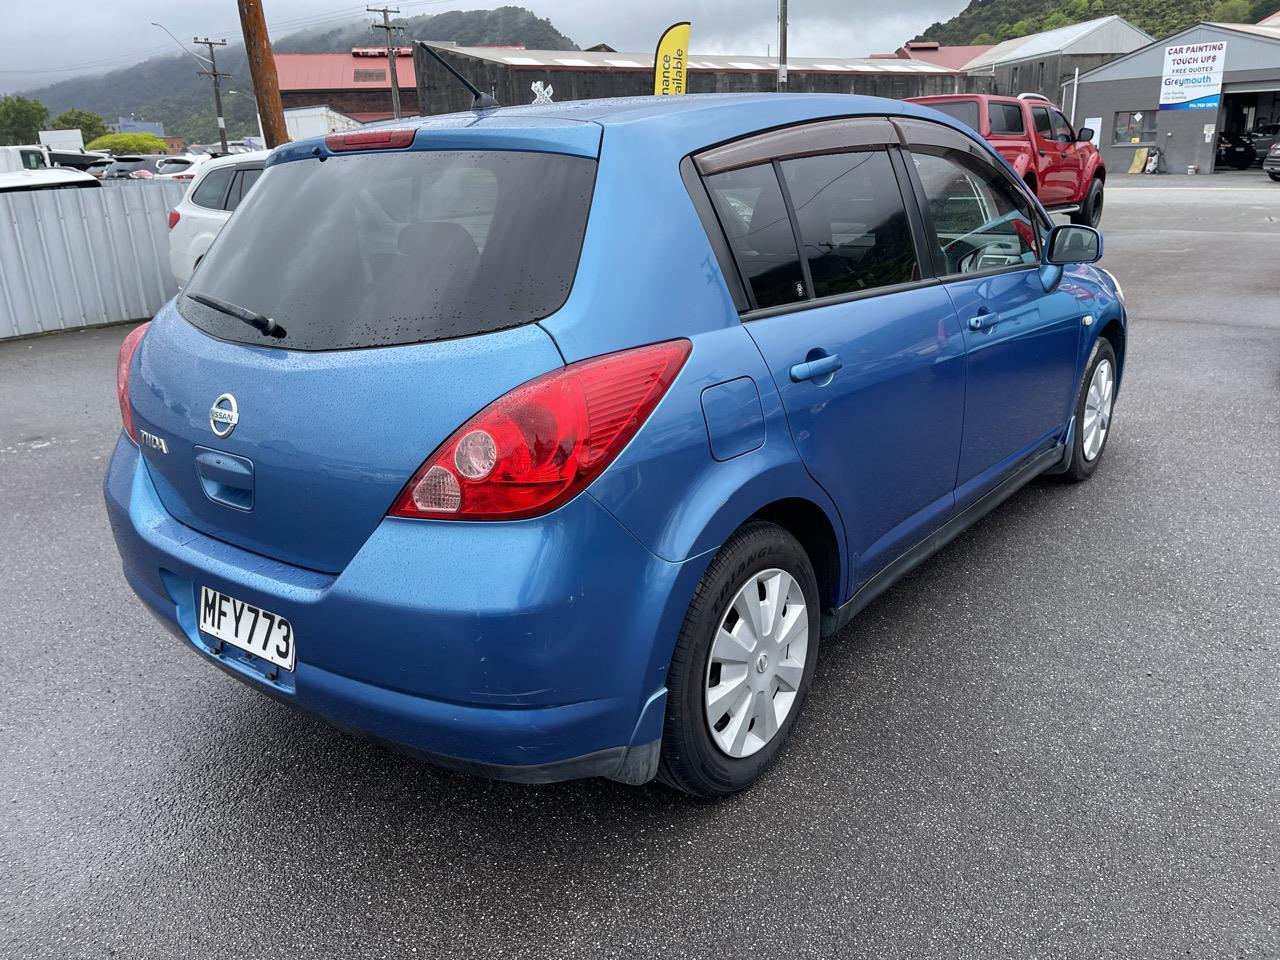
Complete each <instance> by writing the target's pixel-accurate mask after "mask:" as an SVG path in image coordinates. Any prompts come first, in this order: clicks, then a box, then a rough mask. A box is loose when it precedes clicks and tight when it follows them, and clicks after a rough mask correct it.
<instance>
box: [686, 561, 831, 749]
mask: <svg viewBox="0 0 1280 960" xmlns="http://www.w3.org/2000/svg"><path fill="white" fill-rule="evenodd" d="M808 652H809V610H808V608H807V607H806V606H805V602H804V591H802V590H801V589H800V584H799V583H797V582H796V579H795V578H794V577H793V576H791V574H789V573H787V572H786V571H785V570H777V569H773V570H764V571H762V572H760V573H757V574H756V575H755V576H754V577H752V578H751V579H750V580H748V581H747V582H746V583H745V584H744V585H743V587H742V589H741V590H739V591H738V593H737V595H736V596H735V597H734V598H733V602H732V603H731V604H729V609H728V610H727V611H726V612H725V615H724V616H723V617H722V618H721V620H720V626H719V628H717V630H716V636H715V639H714V640H713V641H712V643H711V656H710V657H709V658H708V659H707V676H706V683H705V686H704V698H703V702H704V703H705V704H706V708H707V726H708V727H709V728H710V730H711V738H712V739H713V740H714V741H715V744H716V746H717V747H719V748H720V749H721V750H722V751H723V752H724V753H727V754H728V755H729V756H731V757H749V756H751V754H753V753H755V752H756V751H758V750H760V749H761V748H762V747H763V746H764V745H765V744H766V743H768V742H769V741H770V740H772V739H773V738H774V736H776V735H777V733H778V728H779V727H781V726H782V724H783V722H784V721H785V720H786V719H787V714H788V713H790V712H791V706H792V704H793V703H795V699H796V693H797V692H798V691H799V689H800V678H801V677H803V676H804V662H805V657H806V655H807V654H808Z"/></svg>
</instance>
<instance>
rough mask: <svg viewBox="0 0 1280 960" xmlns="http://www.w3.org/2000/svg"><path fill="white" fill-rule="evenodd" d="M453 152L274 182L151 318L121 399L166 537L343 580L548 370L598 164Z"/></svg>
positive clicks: (301, 171)
mask: <svg viewBox="0 0 1280 960" xmlns="http://www.w3.org/2000/svg"><path fill="white" fill-rule="evenodd" d="M596 129H597V130H598V128H596ZM423 133H424V132H423V131H420V132H419V134H418V139H419V141H421V140H422V139H423ZM571 139H572V138H571ZM532 142H533V141H531V140H530V138H529V137H528V136H527V134H526V135H525V136H524V137H523V138H522V143H532ZM576 142H578V144H579V146H578V148H577V149H579V151H580V152H586V151H585V149H584V148H582V146H581V143H582V140H581V138H578V140H577V141H576ZM597 142H598V135H597ZM503 144H504V145H510V139H509V138H508V140H506V141H504V142H503ZM448 145H449V146H454V147H455V149H442V150H435V149H432V150H423V149H413V150H395V151H391V150H380V151H368V152H360V153H352V154H336V155H332V154H329V152H328V151H327V150H325V149H324V148H320V157H314V156H308V157H307V158H305V159H298V160H291V161H289V162H283V163H276V164H274V165H272V166H269V167H268V168H267V171H266V173H265V174H264V175H263V177H262V179H261V180H260V181H259V183H258V185H257V186H256V188H255V189H254V193H253V199H252V202H250V203H246V204H244V205H242V206H241V207H240V209H239V210H237V212H236V213H235V215H234V216H233V217H232V218H231V219H230V220H229V221H228V223H227V226H226V227H225V228H224V229H223V230H222V232H221V234H220V235H219V237H218V239H217V240H216V241H215V243H214V245H213V246H212V247H211V248H210V251H209V253H208V254H207V255H206V256H205V258H204V260H203V261H202V262H201V265H200V267H199V268H198V269H197V271H196V273H195V275H194V276H193V277H192V279H191V282H190V283H189V284H188V286H187V288H186V290H184V292H183V294H181V295H180V296H179V297H178V299H177V300H175V301H174V303H173V304H171V305H170V306H168V307H166V308H165V309H164V310H163V311H162V312H161V314H160V315H159V316H158V317H157V318H156V322H155V323H153V324H152V326H151V329H150V330H149V332H148V333H147V335H146V337H144V338H143V341H142V344H141V346H140V347H139V350H138V354H137V361H136V366H135V367H134V372H133V375H132V376H131V378H130V399H131V402H132V404H133V407H134V412H135V422H136V423H137V426H138V427H139V428H140V429H141V430H144V431H146V432H147V433H149V434H152V435H153V436H155V437H157V438H160V439H162V440H163V441H164V447H165V448H167V452H164V451H163V450H161V449H160V448H159V447H158V446H157V445H154V444H150V443H144V444H143V451H144V455H145V457H146V462H147V467H148V470H149V472H150V474H151V477H152V479H153V481H154V482H155V485H156V489H157V491H158V492H159V495H160V497H161V500H162V501H163V502H164V505H165V507H166V508H167V509H168V511H169V512H170V513H171V514H172V515H173V516H174V517H175V518H177V519H178V520H180V521H181V522H183V523H185V524H187V525H189V526H191V527H194V528H195V529H197V530H200V531H202V532H204V533H207V534H209V535H211V536H214V537H217V538H219V539H222V540H225V541H227V542H230V543H234V544H237V545H239V546H242V547H245V548H246V549H249V550H253V551H255V552H257V553H261V554H264V555H266V556H269V557H272V558H275V559H278V560H282V561H284V562H287V563H292V564H296V565H300V566H304V567H308V568H311V569H315V570H322V571H326V572H337V571H339V570H341V569H342V568H343V567H344V566H345V565H346V563H347V562H348V561H349V560H350V559H351V557H352V556H353V555H354V554H355V553H356V551H357V550H359V549H360V546H361V545H362V544H363V543H364V542H365V541H366V540H367V539H368V537H369V535H370V534H371V533H372V532H373V530H374V528H375V527H377V525H378V524H379V523H380V522H381V520H382V518H383V517H384V516H385V514H386V511H387V509H388V507H389V506H390V505H391V503H392V501H393V500H394V499H395V496H396V494H397V493H398V492H399V491H400V489H401V488H402V487H403V486H404V484H405V483H406V482H407V481H408V480H409V478H410V477H411V476H412V474H413V472H414V470H415V469H416V468H417V467H418V465H419V464H421V462H422V461H423V460H424V459H425V458H426V457H427V456H428V455H429V454H430V453H431V452H432V451H433V450H434V449H435V448H436V447H437V446H438V445H439V444H440V443H442V442H443V441H444V440H445V439H446V438H447V437H448V436H449V434H450V433H452V432H453V431H454V430H455V429H457V428H458V427H459V426H460V425H461V424H462V423H463V422H464V421H465V420H466V419H467V418H468V417H470V416H471V415H472V414H474V413H475V412H476V411H478V410H479V409H481V408H482V407H484V406H485V405H486V404H487V403H489V402H490V401H492V400H494V399H495V398H496V397H498V396H501V395H502V394H503V393H505V392H507V391H508V390H510V389H512V388H513V387H515V386H518V385H519V384H521V383H523V382H525V381H526V380H529V379H532V378H533V377H535V376H538V375H539V374H542V373H545V372H546V371H548V370H551V369H553V368H555V367H558V366H560V365H561V364H562V362H563V361H562V359H561V357H560V354H559V352H558V351H557V349H556V347H555V344H554V343H553V341H552V340H551V338H550V337H549V336H548V335H547V334H546V333H545V332H544V331H543V330H542V328H541V327H540V326H538V325H537V324H536V322H535V321H537V320H539V319H541V318H542V317H545V316H547V315H549V314H550V313H552V312H554V311H555V310H557V309H558V308H559V307H560V306H561V305H562V304H563V303H564V301H565V299H566V297H567V296H568V293H569V289H570V287H571V285H572V282H573V277H574V272H575V270H576V267H577V262H578V256H579V252H580V249H581V244H582V237H583V233H584V231H585V228H586V219H587V211H588V207H589V205H590V198H591V191H592V186H593V182H594V176H595V160H594V153H592V155H591V156H582V155H569V154H566V153H549V152H535V151H534V150H527V149H516V150H512V149H505V150H503V149H493V150H488V149H485V148H484V140H483V138H482V136H477V135H475V134H474V133H473V135H472V136H470V137H469V138H467V139H466V141H465V145H466V146H468V147H471V149H457V148H456V147H457V146H458V144H457V143H456V142H451V143H450V144H448ZM296 146H297V145H294V147H296ZM553 148H554V146H553ZM560 149H564V147H563V145H562V146H561V147H560ZM298 152H299V151H296V150H293V149H292V148H291V154H292V155H294V156H297V155H298ZM321 157H322V158H323V159H321ZM193 297H194V298H195V299H193ZM200 299H204V300H206V301H209V302H204V303H202V302H199V301H200ZM210 302H216V303H218V304H219V305H220V306H219V307H217V308H215V307H214V306H210V305H209V303H210ZM228 304H231V305H235V306H236V307H238V308H243V310H247V311H250V312H251V313H253V314H256V315H259V316H261V317H270V318H271V319H272V320H273V321H274V322H275V323H276V324H278V325H279V327H282V328H283V329H284V332H285V336H284V337H283V338H281V339H276V338H274V337H269V336H264V335H263V334H262V333H261V332H260V331H259V330H258V329H257V328H255V327H254V326H251V325H250V324H249V323H246V322H244V321H242V320H241V319H237V317H235V316H233V315H230V314H228V313H226V312H223V309H222V308H224V307H226V305H228Z"/></svg>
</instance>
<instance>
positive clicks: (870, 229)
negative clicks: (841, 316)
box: [780, 149, 919, 297]
mask: <svg viewBox="0 0 1280 960" xmlns="http://www.w3.org/2000/svg"><path fill="white" fill-rule="evenodd" d="M780 167H781V170H782V176H783V179H784V180H785V182H786V185H787V190H788V192H789V193H790V194H791V205H792V207H793V208H794V210H795V212H796V222H797V224H798V226H799V230H800V241H801V244H802V245H803V249H804V256H805V259H806V260H807V261H808V264H809V274H810V276H811V278H812V280H813V295H814V296H815V297H832V296H840V295H842V294H849V293H859V292H861V291H864V290H872V289H875V288H876V287H886V286H891V285H893V284H896V283H909V282H910V281H912V280H915V279H917V278H918V277H919V272H918V270H917V268H916V255H915V247H914V245H913V243H912V239H911V227H910V225H909V223H908V221H907V211H906V207H905V206H904V204H903V201H902V194H901V192H900V191H899V189H898V181H897V177H896V176H895V175H894V172H893V164H892V163H891V162H890V160H889V154H888V151H886V150H883V149H881V150H867V151H859V152H855V153H834V154H828V155H825V156H817V157H801V158H799V159H795V160H784V161H782V163H781V164H780Z"/></svg>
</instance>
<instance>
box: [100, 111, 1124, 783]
mask: <svg viewBox="0 0 1280 960" xmlns="http://www.w3.org/2000/svg"><path fill="white" fill-rule="evenodd" d="M1101 253H1102V241H1101V238H1100V237H1099V235H1098V234H1097V232H1096V231H1094V230H1091V229H1090V228H1088V227H1080V226H1056V227H1055V226H1054V225H1053V222H1052V221H1051V220H1050V219H1049V218H1048V217H1047V216H1046V214H1045V213H1044V211H1043V210H1042V209H1041V207H1040V206H1039V204H1038V203H1037V202H1036V199H1035V197H1033V196H1032V195H1031V194H1029V193H1028V192H1027V191H1026V189H1025V187H1024V185H1023V184H1022V182H1021V181H1020V180H1019V179H1018V178H1017V177H1016V176H1014V175H1013V173H1012V171H1011V170H1010V169H1009V168H1008V167H1007V166H1006V165H1005V164H1004V163H1003V161H1001V159H1000V158H999V157H998V156H997V155H996V154H995V153H994V152H993V151H992V150H991V149H990V148H989V147H988V146H987V145H986V144H985V143H984V142H982V141H981V140H978V139H975V138H974V136H973V134H972V133H971V132H970V131H968V130H967V129H965V128H963V127H960V126H958V125H957V124H956V123H955V122H954V121H952V120H951V119H950V118H948V117H945V116H943V115H942V114H939V113H935V112H933V111H930V110H928V109H927V108H923V107H918V106H915V105H912V104H907V103H902V102H897V101H890V100H880V99H872V98H864V97H852V96H823V95H813V96H808V95H794V96H787V95H774V94H769V95H741V96H685V97H671V98H637V99H630V100H618V101H587V102H580V103H564V104H554V105H550V106H546V107H521V108H514V109H492V110H482V111H478V112H475V113H468V114H460V115H452V116H441V117H432V118H427V119H423V120H414V121H402V122H398V123H397V124H396V125H389V126H383V127H379V128H366V129H362V130H360V131H356V132H354V133H342V134H335V135H332V136H329V137H326V138H323V139H314V140H304V141H301V142H297V143H291V144H288V145H285V146H282V147H280V148H278V149H277V150H275V151H274V153H272V154H271V156H270V158H269V159H268V161H267V166H266V171H265V173H264V175H263V176H262V178H261V180H260V181H259V183H258V184H257V186H256V188H255V190H254V194H253V197H252V202H250V203H246V204H244V205H243V206H242V207H241V208H240V209H239V210H237V211H236V213H235V215H234V216H233V217H232V218H231V220H230V221H229V223H228V224H227V226H226V228H225V229H224V230H223V231H222V234H221V235H220V236H219V237H218V239H217V241H216V242H215V243H214V245H213V247H212V248H211V249H210V251H209V253H208V254H207V256H206V257H205V258H204V260H203V262H202V263H201V264H200V266H199V267H198V269H197V270H196V272H195V275H194V276H193V277H192V279H191V282H190V284H189V285H188V286H187V288H186V289H185V290H184V291H183V293H182V294H181V295H179V296H178V297H177V298H176V299H175V300H174V301H173V302H172V303H170V304H168V305H167V306H165V307H164V309H162V310H161V311H160V313H159V314H158V315H157V316H156V317H155V319H154V320H153V321H151V322H150V323H149V324H147V325H144V326H143V327H139V328H138V329H136V330H134V331H133V332H132V333H131V334H130V335H129V337H128V338H127V339H126V341H125V343H124V345H123V348H122V350H121V353H120V360H119V367H118V386H119V398H120V412H121V415H122V417H123V420H124V430H123V432H122V434H121V437H120V440H119V442H118V444H117V446H116V449H115V453H114V456H113V457H112V460H111V464H110V467H109V469H108V472H107V477H106V499H107V505H108V509H109V514H110V518H111V523H112V527H113V529H114V532H115V537H116V540H117V543H118V545H119V549H120V553H121V556H122V558H123V561H124V570H125V574H126V576H127V578H128V580H129V583H130V584H131V585H132V587H133V589H134V590H135V591H136V592H137V594H138V596H139V597H140V598H141V599H142V601H143V602H144V603H145V604H146V605H147V607H148V608H150V610H151V611H152V612H153V613H154V614H155V615H156V616H157V617H158V618H159V620H160V622H161V623H163V624H164V625H165V626H166V627H168V628H169V630H170V631H172V632H173V633H174V634H175V635H176V636H177V637H178V638H179V640H180V642H181V643H183V644H184V645H186V646H189V647H191V648H193V649H194V650H196V651H197V652H198V653H199V654H200V655H201V656H203V657H204V658H206V659H208V660H210V661H212V662H213V663H214V664H216V665H217V666H219V667H221V668H222V669H224V670H226V671H227V672H229V673H231V674H232V675H233V676H235V677H237V678H239V679H241V680H243V681H244V682H246V683H248V684H249V685H251V686H253V687H255V688H256V689H258V690H261V691H263V692H265V693H268V694H270V695H272V696H274V697H276V698H278V699H280V700H281V701H283V702H285V703H289V704H291V705H294V706H296V707H298V708H300V709H303V710H306V711H309V712H312V713H314V714H316V715H318V716H320V717H323V718H325V719H326V720H328V721H330V722H331V723H333V724H335V725H337V726H339V727H341V728H343V729H346V730H350V731H353V732H357V733H360V734H362V735H365V736H370V737H373V738H376V739H379V740H382V741H385V742H388V743H390V744H392V745H395V746H398V747H401V748H404V749H409V750H411V751H414V752H416V753H419V754H421V755H424V756H426V757H428V758H430V759H432V760H434V761H435V762H437V763H440V764H444V765H447V766H450V767H453V768H457V769H462V770H465V771H471V772H475V773H481V774H485V775H488V776H493V777H500V778H504V779H509V780H518V781H526V782H538V781H551V780H561V779H567V778H573V777H585V776H603V777H611V778H613V779H616V780H622V781H625V782H627V783H637V784H638V783H643V782H645V781H648V780H650V779H652V778H653V777H655V776H656V777H659V778H661V779H662V780H664V781H665V782H667V783H669V784H671V785H673V786H676V787H678V788H681V789H683V790H686V791H689V792H691V793H694V794H699V795H703V796H718V795H723V794H728V793H731V792H733V791H736V790H740V789H742V788H743V787H746V786H747V785H749V784H750V783H752V782H753V781H754V780H755V779H756V778H757V777H759V776H760V774H761V772H762V771H763V770H764V769H765V768H766V767H767V766H768V765H769V763H770V762H771V761H772V760H773V758H774V757H775V755H776V754H777V752H778V750H779V748H780V747H781V745H782V744H783V742H784V741H785V740H786V737H787V734H788V732H789V730H790V728H791V726H792V725H793V724H794V723H795V722H796V720H797V718H798V716H799V715H800V712H801V708H802V707H803V704H804V699H805V693H806V691H807V690H808V688H809V684H810V681H811V679H812V677H813V673H814V668H815V664H816V663H817V660H818V653H819V642H820V640H821V639H823V638H825V637H830V636H831V635H833V634H834V633H835V632H836V631H837V630H839V629H840V628H841V627H842V626H843V625H844V624H845V623H846V622H848V621H849V619H850V618H851V617H852V616H853V615H854V614H855V613H856V612H857V611H858V610H859V609H861V608H862V607H863V606H865V605H866V604H867V603H868V602H869V601H870V600H871V599H872V598H873V597H875V596H876V595H877V594H878V593H879V592H881V591H882V590H884V589H885V588H886V587H887V586H888V585H889V584H890V583H892V582H893V581H894V580H895V579H896V578H898V577H900V576H901V575H902V574H903V573H904V572H905V571H907V570H909V569H910V568H912V567H913V566H914V565H916V564H918V563H919V562H920V561H921V560H922V559H924V558H925V557H926V556H927V555H928V554H929V553H931V552H932V551H934V550H936V549H938V548H939V547H940V546H941V545H942V544H944V543H946V542H947V541H948V540H950V539H951V538H952V537H954V536H955V535H956V534H957V533H958V532H960V531H961V530H962V529H964V528H965V527H966V526H967V525H969V524H971V523H972V522H973V521H974V520H975V519H977V518H978V517H979V516H981V515H982V514H983V513H985V512H986V511H988V510H990V509H991V508H992V507H994V506H995V505H997V504H998V503H999V502H1000V501H1002V500H1004V499H1005V498H1006V497H1008V496H1009V495H1010V494H1011V493H1013V492H1014V491H1015V490H1017V489H1018V488H1019V487H1020V486H1022V485H1023V484H1025V483H1026V482H1027V481H1029V480H1031V479H1032V478H1033V477H1035V476H1037V475H1038V474H1044V473H1059V474H1062V475H1063V476H1064V477H1065V478H1067V479H1070V480H1083V479H1085V478H1086V477H1088V476H1089V475H1090V474H1091V473H1092V472H1093V471H1094V470H1095V469H1096V468H1097V466H1098V463H1099V461H1100V459H1101V457H1102V455H1103V452H1104V450H1105V448H1106V442H1107V438H1108V436H1109V435H1110V430H1111V416H1112V406H1113V403H1114V401H1115V396H1116V391H1117V388H1118V386H1119V383H1120V378H1121V373H1122V370H1123V362H1124V354H1125V340H1126V321H1125V312H1124V307H1123V297H1122V295H1121V292H1120V288H1119V286H1118V285H1117V284H1116V282H1115V280H1114V278H1112V277H1111V276H1110V275H1109V274H1107V273H1106V272H1105V271H1103V270H1099V269H1096V268H1094V267H1091V266H1086V265H1085V264H1088V263H1091V262H1093V261H1096V260H1097V259H1098V258H1099V257H1100V256H1101Z"/></svg>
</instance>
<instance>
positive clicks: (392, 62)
mask: <svg viewBox="0 0 1280 960" xmlns="http://www.w3.org/2000/svg"><path fill="white" fill-rule="evenodd" d="M365 10H366V11H368V12H369V13H380V14H382V22H381V23H379V22H378V21H377V20H375V21H373V26H374V28H375V29H377V30H385V31H386V32H387V66H388V67H389V68H390V69H391V112H392V114H394V115H395V118H396V119H397V120H399V119H400V76H399V71H398V69H397V66H396V34H397V33H404V27H398V26H396V25H395V24H393V23H392V22H391V14H393V13H399V12H400V8H399V7H365Z"/></svg>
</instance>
